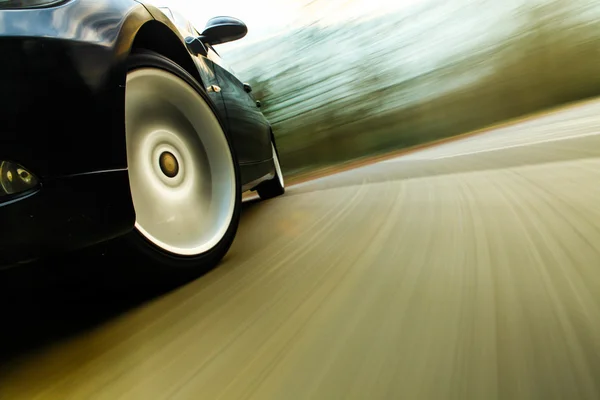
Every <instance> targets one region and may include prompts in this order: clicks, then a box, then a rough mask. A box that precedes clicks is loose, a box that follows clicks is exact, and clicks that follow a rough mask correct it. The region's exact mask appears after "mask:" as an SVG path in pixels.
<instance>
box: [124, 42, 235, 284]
mask: <svg viewBox="0 0 600 400" xmlns="http://www.w3.org/2000/svg"><path fill="white" fill-rule="evenodd" d="M125 93H126V94H125V129H126V145H127V163H128V171H129V181H130V187H131V196H132V200H133V205H134V209H135V214H136V221H135V229H134V230H133V231H132V232H131V233H130V234H128V235H127V236H126V237H124V238H123V240H122V241H121V245H122V246H121V250H120V254H118V255H119V258H120V259H121V261H120V264H121V265H123V263H125V262H126V263H127V265H123V268H124V269H126V270H127V271H128V272H133V273H134V274H135V276H136V277H137V278H138V279H137V282H142V283H166V282H169V281H171V280H172V279H177V280H181V279H189V278H193V277H196V276H198V275H200V274H201V273H202V272H204V271H207V270H209V269H211V268H213V267H215V266H216V265H217V263H219V261H220V260H221V259H222V258H223V257H224V255H225V254H226V253H227V251H228V249H229V247H230V246H231V244H232V242H233V239H234V236H235V234H236V231H237V226H238V223H239V218H240V208H241V191H240V181H239V169H238V165H237V162H236V158H235V154H234V152H233V151H232V146H231V143H230V141H229V138H228V137H227V135H226V134H225V132H224V130H223V128H222V126H221V124H220V122H219V120H218V118H217V117H216V114H215V112H214V109H213V107H212V105H211V103H210V100H209V99H208V97H207V95H206V93H205V92H204V91H203V89H202V88H201V87H200V86H199V85H198V83H197V82H196V81H195V80H194V79H193V78H192V77H191V76H190V75H189V74H188V73H187V72H186V71H185V70H183V69H182V68H181V67H179V66H178V65H177V64H175V63H173V62H171V61H170V60H168V59H166V58H164V57H162V56H160V55H158V54H155V53H151V52H144V53H139V54H134V55H132V56H131V57H130V60H129V71H128V74H127V83H126V89H125Z"/></svg>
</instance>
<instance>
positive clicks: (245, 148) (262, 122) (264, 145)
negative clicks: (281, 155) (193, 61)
mask: <svg viewBox="0 0 600 400" xmlns="http://www.w3.org/2000/svg"><path fill="white" fill-rule="evenodd" d="M205 46H206V48H207V50H208V52H207V57H208V59H209V60H211V61H212V62H213V65H214V68H215V75H216V77H217V80H218V82H219V87H220V88H221V95H222V96H223V101H224V103H225V109H226V111H227V119H228V122H229V132H230V134H231V136H232V138H233V142H234V147H235V149H236V152H237V154H238V158H239V161H240V163H257V162H261V161H266V160H269V159H271V156H272V154H271V126H270V124H269V122H268V121H267V119H266V118H265V117H264V115H263V114H262V112H261V111H260V108H259V107H258V106H257V103H256V99H255V98H254V96H253V95H252V93H251V92H250V93H248V92H247V91H246V90H245V88H244V84H243V83H242V82H241V81H240V80H239V79H238V78H237V77H236V76H235V75H234V73H233V71H232V69H231V68H230V67H229V66H228V65H227V64H226V63H225V61H223V59H222V58H221V56H220V55H219V54H218V53H217V51H216V50H215V49H214V48H213V47H212V46H211V45H210V44H205Z"/></svg>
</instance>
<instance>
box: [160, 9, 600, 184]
mask: <svg viewBox="0 0 600 400" xmlns="http://www.w3.org/2000/svg"><path fill="white" fill-rule="evenodd" d="M168 5H170V6H172V7H173V8H175V9H178V10H180V11H181V12H183V13H184V14H185V15H186V16H187V17H188V18H190V19H191V21H192V22H193V23H194V24H195V25H196V26H197V27H198V28H199V29H200V28H201V27H203V26H204V24H205V23H206V21H207V20H208V19H209V18H210V17H212V16H216V15H223V14H228V15H231V16H235V17H238V18H240V19H242V20H243V21H245V22H246V23H247V25H248V27H249V34H248V36H247V37H246V38H245V39H243V40H241V41H239V42H234V43H230V44H226V45H221V46H219V47H218V48H217V50H218V51H220V53H221V55H222V56H223V57H224V58H225V59H226V60H227V61H228V62H229V64H230V66H231V67H232V69H233V70H234V71H235V72H236V73H237V74H238V76H239V77H240V78H241V79H243V80H245V81H247V82H249V83H251V84H252V86H253V88H254V92H255V96H256V97H257V98H258V99H260V100H261V101H262V104H263V111H264V113H265V115H266V117H267V118H268V119H269V120H270V121H271V122H272V124H273V127H274V131H275V135H276V137H277V139H278V143H279V148H280V152H281V160H282V167H283V169H284V172H285V173H286V174H287V175H288V176H291V175H297V174H300V173H305V172H308V171H311V170H315V169H318V168H322V167H326V166H330V165H333V164H338V163H342V162H345V161H349V160H355V159H357V158H361V157H369V156H372V155H376V154H381V153H386V152H390V151H394V150H398V149H402V148H406V147H409V146H413V145H417V144H421V143H425V142H428V141H432V140H436V139H440V138H445V137H450V136H453V135H456V134H459V133H463V132H467V131H470V130H474V129H478V128H482V127H485V126H489V125H492V124H495V123H498V122H501V121H505V120H507V119H511V118H515V117H518V116H521V115H524V114H528V113H531V112H535V111H539V110H543V109H546V108H549V107H554V106H557V105H562V104H564V103H568V102H572V101H576V100H580V99H584V98H587V97H590V96H595V95H598V94H600V74H599V73H598V68H597V66H598V65H600V63H599V62H600V23H599V21H600V3H599V2H597V1H593V0H504V1H495V0H494V1H491V0H398V1H391V0H390V1H384V0H285V1H281V0H279V1H277V0H256V1H253V2H246V1H242V0H228V1H225V0H222V1H219V2H189V1H185V0H179V1H168Z"/></svg>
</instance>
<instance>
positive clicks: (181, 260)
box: [0, 0, 284, 279]
mask: <svg viewBox="0 0 600 400" xmlns="http://www.w3.org/2000/svg"><path fill="white" fill-rule="evenodd" d="M246 33H247V28H246V26H245V25H244V23H243V22H241V21H239V20H238V19H235V18H231V17H216V18H213V19H210V20H209V21H208V23H207V25H206V26H205V28H204V29H203V30H202V31H201V32H200V31H197V30H196V29H195V28H194V27H193V26H192V25H191V24H190V22H189V21H187V20H186V19H185V18H182V17H181V16H180V15H179V14H177V13H174V12H173V11H172V10H170V9H169V8H159V7H155V6H151V5H149V4H144V2H142V1H134V0H66V1H65V0H0V54H2V61H0V80H1V81H0V87H1V96H0V267H9V266H15V265H19V264H22V263H25V262H28V261H31V260H35V259H39V258H43V257H46V256H49V255H52V254H55V253H57V252H65V251H69V250H74V249H81V248H84V247H89V246H92V245H97V244H99V243H105V244H106V243H109V244H110V245H108V244H107V245H106V246H108V247H107V248H106V249H104V250H103V251H104V252H105V253H106V254H107V255H110V256H113V257H114V262H117V263H120V264H122V265H123V268H133V266H142V267H141V269H143V270H144V271H146V272H148V271H153V272H156V274H155V276H156V277H159V276H160V277H161V278H160V279H163V278H164V277H165V276H173V275H181V274H185V275H194V274H197V273H198V272H199V271H201V270H205V269H207V268H210V267H212V266H214V265H216V264H217V263H218V262H219V261H220V260H221V259H222V257H223V256H224V255H225V253H226V252H227V251H228V249H229V247H230V245H231V243H232V241H233V238H234V236H235V233H236V230H237V226H238V221H239V218H240V208H241V194H242V192H243V191H246V190H256V191H257V192H258V194H259V195H260V197H261V198H263V199H267V198H271V197H274V196H278V195H281V194H283V193H284V182H283V176H282V173H281V169H280V166H279V161H278V153H277V148H276V146H275V140H274V136H273V132H272V129H271V126H270V124H269V122H268V121H267V120H266V119H265V118H264V116H263V114H262V113H261V111H260V108H259V107H260V102H259V101H257V100H256V99H255V98H254V97H253V95H252V89H251V88H250V86H249V85H247V84H244V83H242V82H240V81H239V80H238V79H237V78H236V77H235V76H234V74H233V73H232V71H231V70H230V69H229V68H228V67H227V66H226V64H225V63H224V62H223V60H222V59H221V58H220V56H219V55H218V53H217V52H216V51H215V49H214V48H213V46H215V45H217V44H220V43H225V42H230V41H233V40H237V39H240V38H242V37H244V36H245V35H246ZM92 247H93V246H92Z"/></svg>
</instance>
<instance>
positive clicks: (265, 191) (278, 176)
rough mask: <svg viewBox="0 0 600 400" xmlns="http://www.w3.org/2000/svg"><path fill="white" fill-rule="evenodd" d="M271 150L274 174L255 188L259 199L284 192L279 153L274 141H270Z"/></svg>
mask: <svg viewBox="0 0 600 400" xmlns="http://www.w3.org/2000/svg"><path fill="white" fill-rule="evenodd" d="M271 150H272V153H273V166H274V168H275V176H274V177H273V178H272V179H270V180H268V181H265V182H263V183H261V184H260V185H258V187H257V188H256V191H257V192H258V195H259V196H260V198H261V199H264V200H266V199H270V198H273V197H277V196H281V195H282V194H284V193H285V183H284V182H283V173H282V172H281V165H280V164H279V153H278V152H277V148H276V147H275V143H273V142H271Z"/></svg>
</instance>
